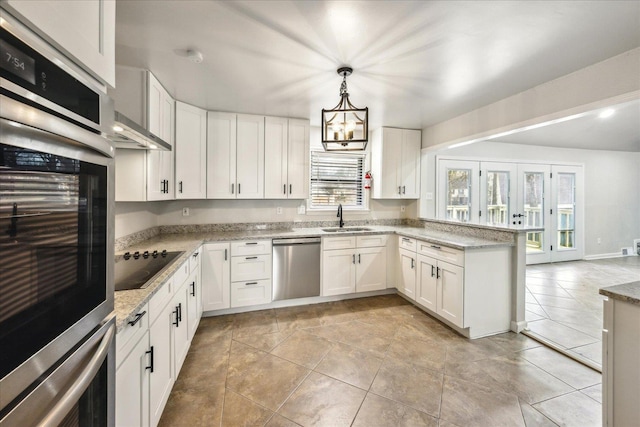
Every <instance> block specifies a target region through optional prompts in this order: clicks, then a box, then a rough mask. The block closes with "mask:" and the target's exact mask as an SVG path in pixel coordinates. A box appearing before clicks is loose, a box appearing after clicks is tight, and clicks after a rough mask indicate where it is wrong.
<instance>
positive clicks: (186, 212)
mask: <svg viewBox="0 0 640 427" xmlns="http://www.w3.org/2000/svg"><path fill="white" fill-rule="evenodd" d="M182 216H189V208H182Z"/></svg>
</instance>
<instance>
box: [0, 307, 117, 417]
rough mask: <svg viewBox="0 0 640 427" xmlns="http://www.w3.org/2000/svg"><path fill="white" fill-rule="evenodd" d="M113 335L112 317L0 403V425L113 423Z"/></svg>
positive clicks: (113, 323) (113, 324)
mask: <svg viewBox="0 0 640 427" xmlns="http://www.w3.org/2000/svg"><path fill="white" fill-rule="evenodd" d="M115 334H116V328H115V317H114V316H111V317H110V318H108V319H106V320H105V321H104V322H103V323H102V324H101V325H100V326H99V327H98V329H97V330H96V331H94V332H93V333H91V334H89V336H88V337H87V338H86V339H85V340H84V341H82V342H81V343H80V344H79V345H78V346H77V347H76V348H74V349H73V350H71V351H70V352H69V353H68V354H66V355H65V357H63V358H62V359H61V360H60V361H59V362H58V363H57V364H55V365H54V366H53V367H52V368H51V369H50V370H49V371H48V372H47V373H46V374H45V375H44V376H43V378H41V379H40V380H39V381H38V382H36V383H35V384H33V385H32V387H31V388H30V389H28V390H26V391H25V393H24V394H23V395H22V396H20V398H19V399H16V400H17V401H14V402H12V404H10V405H8V406H7V407H5V408H4V409H3V410H2V411H1V412H0V426H1V427H8V426H52V427H56V426H65V427H71V426H78V427H80V426H82V427H102V426H113V425H114V424H115V387H114V384H115Z"/></svg>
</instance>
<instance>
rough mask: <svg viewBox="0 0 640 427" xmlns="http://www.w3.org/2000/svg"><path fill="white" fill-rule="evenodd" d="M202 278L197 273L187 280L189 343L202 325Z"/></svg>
mask: <svg viewBox="0 0 640 427" xmlns="http://www.w3.org/2000/svg"><path fill="white" fill-rule="evenodd" d="M199 284H200V278H199V277H198V274H197V272H195V271H194V272H193V273H191V276H189V278H188V279H187V284H186V286H187V318H186V323H187V327H188V328H189V341H191V339H192V338H193V336H194V335H195V333H196V329H198V323H200V314H201V310H202V308H201V306H202V300H201V299H200V286H199Z"/></svg>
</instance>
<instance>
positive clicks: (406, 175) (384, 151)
mask: <svg viewBox="0 0 640 427" xmlns="http://www.w3.org/2000/svg"><path fill="white" fill-rule="evenodd" d="M421 138H422V137H421V132H420V131H419V130H412V129H396V128H380V129H377V130H375V131H374V132H373V138H372V140H371V172H372V175H373V185H372V187H373V188H372V190H373V193H372V197H373V198H374V199H418V198H419V197H420V148H421V144H422V141H421Z"/></svg>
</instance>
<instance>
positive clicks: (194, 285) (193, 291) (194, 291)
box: [190, 282, 196, 297]
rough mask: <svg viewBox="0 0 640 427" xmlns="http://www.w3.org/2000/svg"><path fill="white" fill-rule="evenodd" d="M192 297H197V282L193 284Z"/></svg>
mask: <svg viewBox="0 0 640 427" xmlns="http://www.w3.org/2000/svg"><path fill="white" fill-rule="evenodd" d="M190 286H191V296H192V297H195V296H196V282H191V285H190Z"/></svg>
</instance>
